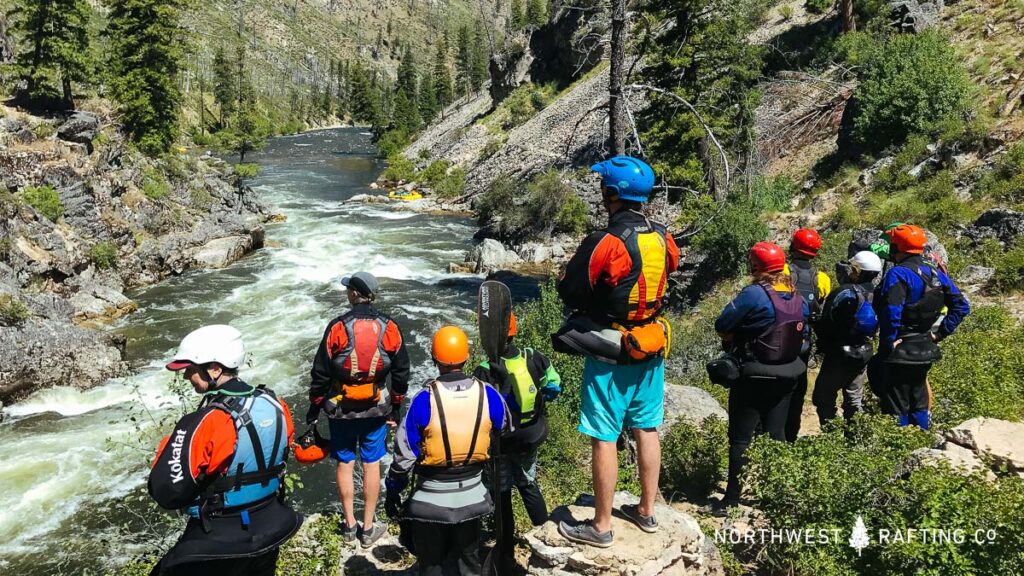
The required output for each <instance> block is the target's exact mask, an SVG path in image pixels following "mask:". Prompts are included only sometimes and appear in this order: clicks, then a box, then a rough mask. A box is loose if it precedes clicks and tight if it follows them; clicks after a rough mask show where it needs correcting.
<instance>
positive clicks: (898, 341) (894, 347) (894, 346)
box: [892, 338, 903, 350]
mask: <svg viewBox="0 0 1024 576" xmlns="http://www.w3.org/2000/svg"><path fill="white" fill-rule="evenodd" d="M902 342H903V338H900V339H898V340H896V341H895V342H893V343H892V349H893V350H895V349H896V347H897V346H899V345H900V344H901V343H902Z"/></svg>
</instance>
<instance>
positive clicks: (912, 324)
mask: <svg viewBox="0 0 1024 576" xmlns="http://www.w3.org/2000/svg"><path fill="white" fill-rule="evenodd" d="M900 266H903V267H904V268H906V269H908V270H910V271H912V272H913V273H914V274H916V275H917V277H918V278H920V279H921V282H922V283H923V284H924V291H923V292H922V293H921V298H919V299H918V300H917V302H914V303H913V304H906V305H904V306H903V316H902V326H901V328H900V336H905V335H907V334H921V333H924V332H928V331H930V330H931V328H932V326H933V325H934V324H935V322H936V321H938V319H939V316H941V315H942V309H943V308H944V307H945V306H946V288H945V286H943V285H942V280H940V279H939V274H938V272H937V271H936V269H935V267H934V266H932V265H931V264H929V263H927V262H926V263H925V266H927V267H928V269H929V272H930V274H928V275H925V274H924V273H923V272H922V271H921V268H920V267H918V266H913V265H906V264H900Z"/></svg>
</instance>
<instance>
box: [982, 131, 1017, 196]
mask: <svg viewBox="0 0 1024 576" xmlns="http://www.w3.org/2000/svg"><path fill="white" fill-rule="evenodd" d="M977 190H978V192H980V193H981V195H982V196H983V197H987V198H994V199H996V200H1002V201H1007V202H1017V203H1019V202H1024V142H1018V143H1016V144H1014V145H1013V146H1011V147H1010V149H1009V150H1008V151H1007V152H1006V155H1005V156H1003V157H1002V159H1000V161H999V163H998V164H996V167H995V169H994V170H992V171H990V172H989V173H987V174H985V176H983V177H982V179H981V181H980V182H979V183H978V187H977Z"/></svg>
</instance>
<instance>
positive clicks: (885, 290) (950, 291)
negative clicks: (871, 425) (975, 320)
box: [868, 224, 971, 430]
mask: <svg viewBox="0 0 1024 576" xmlns="http://www.w3.org/2000/svg"><path fill="white" fill-rule="evenodd" d="M889 240H890V247H889V258H890V260H891V261H892V262H893V264H894V265H893V267H892V268H890V269H889V271H888V272H886V273H885V276H883V277H882V281H881V283H879V285H878V288H876V289H875V294H874V302H873V306H874V308H875V313H876V314H877V315H878V319H879V335H878V340H879V343H878V354H877V355H876V356H875V357H874V358H872V361H871V364H870V366H869V368H868V378H869V380H870V381H871V388H872V390H874V391H875V392H876V394H878V395H879V399H880V400H881V407H882V411H883V412H884V413H886V414H891V415H894V416H896V417H897V418H898V419H899V424H900V426H908V425H910V424H914V425H917V426H919V427H921V428H922V429H924V430H927V429H928V427H929V426H930V425H931V412H930V409H929V405H930V402H929V392H928V371H929V370H930V369H931V367H932V364H934V363H935V362H936V361H938V360H939V359H941V358H942V351H941V350H940V349H939V346H938V343H939V342H940V341H941V340H943V339H944V338H946V337H948V336H950V335H951V334H953V332H954V331H955V330H956V328H957V326H959V325H960V323H961V322H963V320H964V318H966V317H967V315H968V314H970V313H971V306H970V303H968V301H967V298H965V297H964V295H963V294H962V293H961V292H960V289H959V288H957V286H956V284H954V283H953V281H952V280H950V278H949V276H947V275H946V274H945V273H944V272H942V271H941V270H939V269H938V267H936V266H935V265H934V264H933V263H932V262H931V261H929V260H928V259H926V258H925V257H924V256H923V253H924V251H925V246H926V244H927V243H928V237H927V234H926V233H925V231H924V230H923V229H921V228H920V227H918V226H914V225H911V224H901V225H899V226H896V227H895V228H893V229H892V230H890V231H889ZM943 310H946V313H945V317H943ZM940 318H941V321H940Z"/></svg>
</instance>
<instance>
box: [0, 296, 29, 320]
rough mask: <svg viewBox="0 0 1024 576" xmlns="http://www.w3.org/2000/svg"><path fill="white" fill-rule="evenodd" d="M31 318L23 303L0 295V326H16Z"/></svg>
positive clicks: (11, 297)
mask: <svg viewBox="0 0 1024 576" xmlns="http://www.w3.org/2000/svg"><path fill="white" fill-rule="evenodd" d="M31 317H32V311H31V310H29V309H28V306H26V305H25V303H24V302H22V301H21V300H18V299H17V298H15V297H13V296H11V295H10V294H0V325H3V326H17V325H19V324H21V323H22V322H24V321H25V320H28V319H29V318H31Z"/></svg>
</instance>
